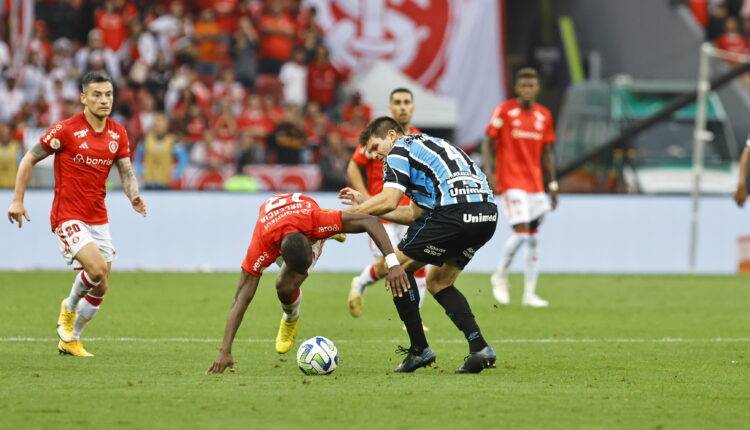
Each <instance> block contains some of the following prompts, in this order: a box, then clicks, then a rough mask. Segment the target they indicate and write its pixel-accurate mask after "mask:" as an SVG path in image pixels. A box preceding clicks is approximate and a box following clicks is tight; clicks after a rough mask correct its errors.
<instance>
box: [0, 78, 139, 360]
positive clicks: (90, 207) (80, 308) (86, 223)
mask: <svg viewBox="0 0 750 430" xmlns="http://www.w3.org/2000/svg"><path fill="white" fill-rule="evenodd" d="M113 100H114V88H113V86H112V78H110V77H109V76H108V75H107V74H106V73H103V72H88V73H86V74H85V75H83V77H82V78H81V103H82V104H83V105H84V109H83V112H81V113H79V114H77V115H74V116H72V117H70V118H68V119H66V120H63V121H60V122H58V123H57V124H55V125H54V126H52V127H51V128H50V129H49V130H47V132H46V133H44V134H43V135H42V138H41V139H40V141H39V143H38V144H37V145H36V146H34V147H33V148H31V149H30V150H29V152H28V153H27V154H26V155H25V156H24V157H23V159H22V160H21V164H20V165H19V167H18V174H17V176H16V189H15V193H14V195H13V203H11V205H10V208H9V209H8V219H10V222H11V223H12V222H18V227H19V228H20V227H21V223H22V222H23V220H24V219H26V220H27V221H29V215H28V213H27V211H26V208H25V207H24V204H23V200H24V194H25V193H26V187H27V185H28V183H29V180H30V179H31V171H32V169H33V168H34V165H35V164H36V163H38V162H39V161H41V160H43V159H44V158H47V157H48V156H50V155H52V154H54V155H55V198H54V200H53V202H52V212H51V214H50V222H51V224H52V231H53V232H54V233H55V234H56V235H57V239H58V241H59V245H60V251H61V252H62V255H63V258H65V260H66V261H67V263H68V264H72V263H73V260H76V261H77V263H78V264H80V266H81V268H82V269H83V270H81V271H80V273H78V275H77V276H76V278H75V280H74V281H73V286H72V287H71V290H70V295H69V296H68V297H67V298H65V299H63V301H62V303H61V304H60V315H59V316H58V319H57V334H58V336H59V337H60V342H59V343H58V345H57V349H58V350H59V351H60V353H61V354H69V355H74V356H77V357H90V356H92V355H93V354H90V353H89V352H88V351H86V350H85V349H84V347H83V343H81V340H80V339H81V332H82V331H83V328H84V327H85V325H86V324H87V323H88V322H89V321H90V320H91V319H92V318H94V315H96V313H97V312H98V311H99V306H100V305H101V303H102V299H103V298H104V293H105V292H106V291H107V287H108V278H109V272H110V270H111V269H112V260H113V259H114V256H115V248H114V245H113V244H112V236H111V235H110V233H109V221H108V219H107V207H106V206H105V205H104V196H105V195H106V194H107V187H106V181H107V176H109V171H110V170H111V169H112V165H115V166H117V169H118V170H119V172H120V180H121V181H122V188H123V191H124V192H125V195H126V196H127V197H128V199H129V200H130V203H131V205H132V206H133V209H134V210H135V211H136V212H138V213H140V214H141V215H143V216H146V204H145V202H144V201H143V199H141V197H140V196H139V194H138V181H137V180H136V178H135V174H134V173H133V166H132V164H131V163H130V148H129V146H130V144H129V142H128V135H127V132H126V131H125V128H124V127H123V126H122V125H120V124H118V123H117V122H116V121H114V120H113V119H111V118H109V114H110V113H111V112H112V103H113Z"/></svg>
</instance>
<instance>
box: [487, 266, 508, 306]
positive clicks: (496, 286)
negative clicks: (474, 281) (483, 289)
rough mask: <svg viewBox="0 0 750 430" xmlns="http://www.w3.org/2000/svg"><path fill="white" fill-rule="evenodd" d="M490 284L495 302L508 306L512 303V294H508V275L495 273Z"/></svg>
mask: <svg viewBox="0 0 750 430" xmlns="http://www.w3.org/2000/svg"><path fill="white" fill-rule="evenodd" d="M490 283H491V284H492V295H493V296H495V300H497V301H498V303H500V304H501V305H507V304H509V303H510V294H509V293H508V288H509V287H510V285H509V284H508V275H507V274H506V273H497V272H495V273H493V274H492V276H491V277H490Z"/></svg>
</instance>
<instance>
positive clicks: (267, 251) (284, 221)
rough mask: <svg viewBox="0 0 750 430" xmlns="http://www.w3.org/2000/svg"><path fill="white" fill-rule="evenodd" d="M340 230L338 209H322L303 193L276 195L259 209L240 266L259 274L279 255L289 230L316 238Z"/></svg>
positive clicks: (248, 271) (340, 222) (341, 224)
mask: <svg viewBox="0 0 750 430" xmlns="http://www.w3.org/2000/svg"><path fill="white" fill-rule="evenodd" d="M343 230H344V226H343V222H342V220H341V211H332V210H324V209H321V208H320V207H319V206H318V204H317V203H316V202H315V200H313V199H312V198H311V197H308V196H306V195H304V194H302V193H294V194H291V193H285V194H276V195H275V196H273V197H271V198H270V199H268V200H266V201H265V203H263V205H262V206H261V207H260V209H259V210H258V221H257V222H256V223H255V230H254V231H253V238H252V240H251V242H250V246H249V247H248V248H247V254H246V255H245V259H244V260H243V261H242V269H243V270H244V271H245V272H247V273H249V274H251V275H253V276H260V275H261V274H262V273H263V269H265V268H266V267H268V266H269V265H271V263H273V262H274V261H276V259H277V258H278V257H279V256H280V255H281V240H282V239H284V236H286V235H287V234H289V233H302V234H304V235H305V237H307V238H308V239H310V240H311V241H316V240H321V239H327V238H329V237H331V236H333V235H335V234H337V233H340V232H342V231H343Z"/></svg>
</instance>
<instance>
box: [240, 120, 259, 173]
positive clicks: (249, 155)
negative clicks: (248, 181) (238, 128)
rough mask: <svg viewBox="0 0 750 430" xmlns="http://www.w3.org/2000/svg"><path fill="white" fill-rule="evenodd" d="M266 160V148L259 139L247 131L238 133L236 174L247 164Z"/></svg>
mask: <svg viewBox="0 0 750 430" xmlns="http://www.w3.org/2000/svg"><path fill="white" fill-rule="evenodd" d="M265 162H266V149H265V147H264V145H263V144H262V143H261V142H260V141H259V139H258V138H257V137H256V136H254V135H253V134H252V133H250V132H249V131H246V132H243V133H242V134H240V144H239V155H238V157H237V174H238V175H239V174H242V172H243V169H244V168H245V166H247V165H252V164H263V163H265Z"/></svg>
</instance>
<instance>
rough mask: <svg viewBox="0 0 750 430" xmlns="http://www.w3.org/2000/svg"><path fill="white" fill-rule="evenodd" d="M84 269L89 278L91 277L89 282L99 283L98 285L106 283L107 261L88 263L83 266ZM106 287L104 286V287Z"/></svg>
mask: <svg viewBox="0 0 750 430" xmlns="http://www.w3.org/2000/svg"><path fill="white" fill-rule="evenodd" d="M84 270H85V271H86V275H88V277H89V279H91V282H93V283H95V284H99V286H103V285H105V284H106V282H105V281H106V280H107V263H103V264H101V263H94V264H88V265H86V267H85V268H84ZM104 288H105V289H106V287H104Z"/></svg>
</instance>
